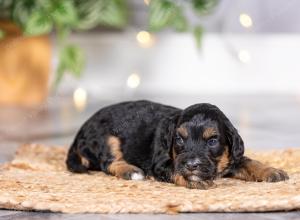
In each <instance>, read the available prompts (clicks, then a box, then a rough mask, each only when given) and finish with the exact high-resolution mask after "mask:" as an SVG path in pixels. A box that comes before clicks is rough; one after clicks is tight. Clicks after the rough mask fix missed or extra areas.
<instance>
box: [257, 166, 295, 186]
mask: <svg viewBox="0 0 300 220" xmlns="http://www.w3.org/2000/svg"><path fill="white" fill-rule="evenodd" d="M288 179H289V176H288V174H287V173H286V172H285V171H283V170H279V169H275V168H273V167H268V168H266V169H265V170H264V172H263V174H262V180H263V181H266V182H279V181H284V180H288Z"/></svg>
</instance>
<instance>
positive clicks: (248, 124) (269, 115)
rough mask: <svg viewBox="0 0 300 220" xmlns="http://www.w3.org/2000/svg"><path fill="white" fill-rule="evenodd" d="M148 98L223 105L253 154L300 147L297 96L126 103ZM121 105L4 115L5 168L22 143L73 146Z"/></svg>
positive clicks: (67, 102) (66, 104)
mask: <svg viewBox="0 0 300 220" xmlns="http://www.w3.org/2000/svg"><path fill="white" fill-rule="evenodd" d="M140 98H147V99H151V100H155V101H159V102H162V103H167V104H172V105H175V106H178V107H182V108H184V107H186V106H188V105H190V104H194V103H198V102H211V103H214V104H216V105H218V106H219V107H220V108H221V109H222V110H223V111H224V112H225V113H226V114H227V115H228V117H229V118H230V119H231V120H232V122H233V123H234V124H235V125H236V127H237V128H238V130H239V131H240V133H241V135H242V137H243V139H244V141H245V143H246V146H247V147H248V148H251V149H253V150H266V149H280V148H285V147H300V138H299V133H300V126H299V125H300V98H299V97H298V96H296V95H247V96H242V95H240V96H237V95H235V96H221V95H194V96H175V95H164V96H153V95H152V96H149V95H147V94H135V95H133V96H132V97H126V99H127V100H128V99H140ZM116 101H118V100H113V101H112V100H109V101H108V100H97V99H91V100H90V101H89V105H88V108H86V109H85V110H84V111H82V112H78V111H76V109H75V108H74V107H73V104H72V100H71V98H70V96H55V97H52V98H50V99H49V100H48V102H47V103H45V104H44V105H41V106H39V107H38V108H34V109H28V108H27V109H25V108H23V109H20V108H4V107H1V109H0V162H1V163H2V162H5V161H9V160H10V159H11V158H12V157H13V154H14V151H15V150H16V148H17V146H18V145H19V144H21V143H26V142H36V143H47V144H51V145H57V144H59V145H69V144H70V142H71V141H72V138H73V136H74V134H75V132H76V130H77V129H78V127H79V126H80V125H81V124H82V123H83V121H85V120H86V119H87V118H88V117H89V116H90V115H91V114H92V113H93V112H95V111H96V110H97V109H98V108H100V107H101V106H104V105H107V104H110V103H113V102H116ZM140 218H141V219H144V220H146V219H150V218H151V219H161V218H163V219H176V220H178V219H191V220H192V219H199V220H200V219H243V220H247V219H300V212H299V211H298V212H297V211H295V212H286V213H285V212H276V213H235V214H230V213H228V214H222V213H214V214H209V213H201V214H179V215H90V214H89V215H87V214H86V215H65V214H55V213H41V212H19V211H6V210H1V211H0V219H140Z"/></svg>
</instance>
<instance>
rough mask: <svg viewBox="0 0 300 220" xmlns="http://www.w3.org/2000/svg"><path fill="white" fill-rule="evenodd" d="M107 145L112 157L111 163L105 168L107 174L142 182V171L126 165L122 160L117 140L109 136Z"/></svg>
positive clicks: (119, 144)
mask: <svg viewBox="0 0 300 220" xmlns="http://www.w3.org/2000/svg"><path fill="white" fill-rule="evenodd" d="M107 145H108V147H109V150H110V153H111V155H112V156H113V160H112V162H111V163H110V164H109V165H108V167H107V171H108V173H109V174H111V175H114V176H117V177H121V178H123V179H126V180H143V179H144V178H145V176H144V172H143V170H141V169H140V168H138V167H136V166H134V165H131V164H129V163H127V162H126V161H125V160H124V158H123V154H122V151H121V142H120V140H119V138H117V137H115V136H109V137H108V139H107Z"/></svg>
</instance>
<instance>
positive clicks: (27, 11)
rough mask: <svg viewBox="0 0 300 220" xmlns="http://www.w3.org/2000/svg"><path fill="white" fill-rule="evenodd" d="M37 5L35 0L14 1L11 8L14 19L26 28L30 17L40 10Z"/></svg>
mask: <svg viewBox="0 0 300 220" xmlns="http://www.w3.org/2000/svg"><path fill="white" fill-rule="evenodd" d="M37 6H38V5H37V4H36V2H35V1H34V0H22V1H14V2H13V4H12V9H11V10H12V11H11V16H12V20H13V21H14V22H16V23H17V24H19V25H21V27H23V29H24V28H25V26H26V23H27V22H28V19H29V17H30V16H31V15H32V13H33V12H34V11H36V10H38V7H37Z"/></svg>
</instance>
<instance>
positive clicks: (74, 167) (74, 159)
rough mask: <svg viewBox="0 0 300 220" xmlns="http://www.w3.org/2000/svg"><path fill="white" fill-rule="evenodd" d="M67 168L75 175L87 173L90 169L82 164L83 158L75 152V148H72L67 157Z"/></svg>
mask: <svg viewBox="0 0 300 220" xmlns="http://www.w3.org/2000/svg"><path fill="white" fill-rule="evenodd" d="M66 164H67V168H68V170H69V171H71V172H74V173H87V172H88V168H87V167H86V166H84V165H83V164H82V161H81V157H80V155H79V154H78V152H77V151H76V150H75V147H74V146H71V147H70V149H69V152H68V156H67V161H66Z"/></svg>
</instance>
